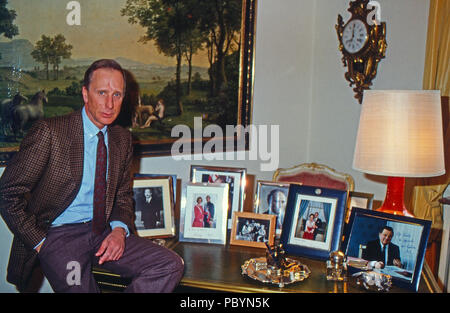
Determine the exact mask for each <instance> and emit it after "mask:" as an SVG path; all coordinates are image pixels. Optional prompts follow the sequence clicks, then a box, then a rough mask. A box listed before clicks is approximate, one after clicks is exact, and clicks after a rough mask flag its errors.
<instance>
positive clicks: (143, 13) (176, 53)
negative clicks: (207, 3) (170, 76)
mask: <svg viewBox="0 0 450 313" xmlns="http://www.w3.org/2000/svg"><path fill="white" fill-rule="evenodd" d="M197 4H198V2H196V1H192V0H160V1H159V0H146V1H145V0H127V2H126V4H125V7H124V8H123V9H122V10H121V13H122V15H123V16H128V22H129V23H131V24H137V23H138V24H139V25H141V26H142V27H144V28H145V29H146V33H145V35H144V36H142V37H141V39H140V41H141V42H143V43H148V42H150V41H151V42H152V43H154V44H155V46H156V47H157V48H158V50H159V52H160V53H162V54H164V55H166V56H168V57H174V58H175V60H176V71H175V93H176V102H177V113H178V114H179V115H181V114H182V113H183V104H182V102H181V96H182V90H181V65H182V61H183V56H184V57H185V58H186V60H187V61H188V64H189V66H190V69H191V68H192V62H191V61H192V56H193V54H195V53H196V51H197V50H198V49H199V48H201V46H202V44H201V42H199V41H198V38H199V36H200V34H199V33H198V31H197V30H196V27H197V22H196V21H197V18H196V17H195V16H194V15H193V14H192V11H193V9H194V7H195V5H197ZM189 72H190V73H191V74H190V75H192V70H190V71H189Z"/></svg>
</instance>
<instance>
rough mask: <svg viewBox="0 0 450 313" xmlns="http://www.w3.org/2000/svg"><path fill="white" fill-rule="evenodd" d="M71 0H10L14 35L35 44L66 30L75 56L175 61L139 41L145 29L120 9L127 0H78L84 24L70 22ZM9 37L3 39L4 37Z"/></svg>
mask: <svg viewBox="0 0 450 313" xmlns="http://www.w3.org/2000/svg"><path fill="white" fill-rule="evenodd" d="M69 2H71V1H69V0H9V1H8V8H10V9H14V10H15V11H16V13H17V17H16V20H15V22H14V23H15V24H16V25H17V26H18V27H19V35H18V36H15V37H14V38H13V39H28V40H29V41H30V42H31V43H32V44H35V43H36V41H38V40H39V39H40V38H41V36H42V35H43V34H45V35H47V36H52V37H53V36H55V35H56V34H59V33H61V34H63V35H64V36H65V37H66V42H67V43H70V44H72V45H73V49H72V58H73V59H76V58H116V57H125V58H128V59H132V60H135V61H139V62H143V63H146V64H152V63H157V64H162V65H174V64H175V60H174V58H168V57H165V56H163V55H160V54H159V53H158V51H157V49H156V47H155V46H154V45H153V44H152V43H151V42H148V43H146V44H143V43H139V42H138V40H139V38H140V37H141V36H143V35H144V34H145V29H144V28H142V27H141V26H139V25H131V24H130V23H128V18H127V17H125V16H121V14H120V10H121V9H122V8H123V7H124V6H125V3H126V0H78V1H77V2H78V3H79V4H80V8H81V10H80V12H81V14H80V17H81V19H80V22H81V25H72V26H71V25H68V24H67V22H66V18H67V15H68V14H69V13H70V12H71V10H68V9H67V8H66V6H67V4H68V3H69ZM5 40H6V39H2V41H5ZM193 63H194V65H199V66H207V61H206V59H205V58H204V57H197V58H196V59H195V60H194V62H193Z"/></svg>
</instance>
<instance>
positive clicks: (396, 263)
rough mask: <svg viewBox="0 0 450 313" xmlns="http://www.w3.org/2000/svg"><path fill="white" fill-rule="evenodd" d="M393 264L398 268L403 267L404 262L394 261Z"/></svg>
mask: <svg viewBox="0 0 450 313" xmlns="http://www.w3.org/2000/svg"><path fill="white" fill-rule="evenodd" d="M393 263H394V265H395V266H397V267H402V262H401V261H400V260H399V259H394V261H393Z"/></svg>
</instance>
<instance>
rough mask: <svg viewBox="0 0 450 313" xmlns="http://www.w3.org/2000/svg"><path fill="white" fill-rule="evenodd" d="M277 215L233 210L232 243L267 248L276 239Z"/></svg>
mask: <svg viewBox="0 0 450 313" xmlns="http://www.w3.org/2000/svg"><path fill="white" fill-rule="evenodd" d="M276 218H277V217H276V215H269V214H258V213H250V212H233V227H232V228H231V236H230V244H231V245H238V246H249V247H254V248H266V243H267V244H268V245H269V246H272V245H273V242H274V239H275V222H276Z"/></svg>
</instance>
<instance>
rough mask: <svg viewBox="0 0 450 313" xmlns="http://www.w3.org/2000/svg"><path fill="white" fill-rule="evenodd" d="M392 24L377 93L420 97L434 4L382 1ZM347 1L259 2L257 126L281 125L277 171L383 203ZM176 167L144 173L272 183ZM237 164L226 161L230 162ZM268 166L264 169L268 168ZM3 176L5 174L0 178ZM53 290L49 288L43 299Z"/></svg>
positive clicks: (162, 164)
mask: <svg viewBox="0 0 450 313" xmlns="http://www.w3.org/2000/svg"><path fill="white" fill-rule="evenodd" d="M378 2H379V3H380V4H381V9H382V11H381V19H382V21H386V24H387V43H388V47H387V51H386V58H385V59H384V60H382V61H381V63H380V66H379V73H378V75H377V77H376V78H375V80H374V86H373V89H421V86H422V74H423V66H424V59H425V41H426V29H427V22H426V21H427V17H428V5H429V1H424V0H396V1H391V0H378ZM348 3H349V0H333V1H329V0H279V1H274V0H259V4H258V12H257V13H258V16H257V30H256V31H257V35H256V58H255V85H254V97H253V115H252V123H253V124H255V125H272V124H275V125H280V141H279V147H280V160H279V161H280V162H279V167H291V166H293V165H295V164H299V163H303V162H320V163H325V164H328V165H329V166H331V167H333V168H335V169H337V170H339V171H343V172H348V173H350V174H351V175H352V176H353V177H354V178H355V181H356V189H357V190H358V191H365V192H372V193H375V198H376V199H383V197H384V193H385V183H384V182H383V180H381V182H376V180H377V179H376V178H373V177H371V178H368V177H366V176H364V175H363V174H360V173H358V172H356V171H354V170H352V168H351V163H352V155H353V149H354V141H355V137H356V130H357V126H358V118H359V110H360V105H359V104H358V103H357V101H356V100H355V99H354V98H353V92H352V90H351V88H349V87H348V84H347V83H346V81H345V79H344V73H345V70H344V68H343V66H342V63H341V55H340V53H339V51H338V50H337V44H338V43H337V37H336V31H335V28H334V25H335V24H336V20H337V15H338V14H341V15H343V17H344V20H347V18H348V14H347V11H346V9H347V7H348ZM239 155H240V156H244V157H245V159H246V160H243V161H242V160H240V161H237V160H236V161H226V160H224V161H211V162H206V161H173V160H172V159H171V158H170V157H161V158H144V159H142V161H141V162H140V172H142V173H174V174H177V175H178V177H179V178H181V179H182V180H183V181H187V180H188V179H189V167H190V165H191V164H204V165H206V164H208V165H223V166H236V167H245V168H247V170H248V172H249V174H252V175H256V178H257V179H271V177H272V174H273V172H263V171H261V170H260V162H259V161H251V160H249V156H248V154H247V153H240V154H239ZM230 157H236V155H235V154H232V153H231V154H227V155H225V156H224V158H225V159H227V158H230ZM263 163H265V162H263ZM2 172H3V169H0V174H1V173H2ZM0 238H2V240H1V241H0V292H13V291H14V290H15V289H14V287H13V286H12V285H10V284H8V283H7V282H6V281H5V280H4V279H3V277H5V276H6V264H7V259H8V254H9V249H10V245H11V238H12V236H11V234H10V232H9V230H8V229H7V228H6V226H5V224H4V222H3V221H1V222H0ZM48 290H49V286H48V284H47V283H45V284H44V287H43V291H48Z"/></svg>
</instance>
